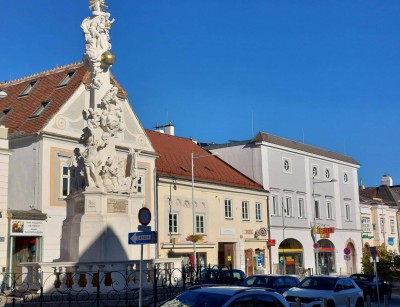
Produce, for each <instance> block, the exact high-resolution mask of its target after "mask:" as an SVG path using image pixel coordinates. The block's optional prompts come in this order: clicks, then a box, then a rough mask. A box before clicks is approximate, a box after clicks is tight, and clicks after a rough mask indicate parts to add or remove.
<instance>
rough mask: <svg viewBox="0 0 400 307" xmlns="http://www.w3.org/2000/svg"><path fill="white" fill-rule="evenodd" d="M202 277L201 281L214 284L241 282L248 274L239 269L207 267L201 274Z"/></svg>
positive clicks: (235, 283)
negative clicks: (209, 268)
mask: <svg viewBox="0 0 400 307" xmlns="http://www.w3.org/2000/svg"><path fill="white" fill-rule="evenodd" d="M200 276H201V278H200V280H199V283H208V284H209V283H212V284H228V285H229V284H231V285H237V284H240V283H241V282H242V281H243V280H244V279H245V278H246V274H245V273H244V272H243V271H242V270H238V269H227V268H221V269H211V270H208V269H205V270H203V271H202V272H201V274H200Z"/></svg>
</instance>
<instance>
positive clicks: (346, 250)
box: [343, 247, 351, 255]
mask: <svg viewBox="0 0 400 307" xmlns="http://www.w3.org/2000/svg"><path fill="white" fill-rule="evenodd" d="M343 253H344V254H345V255H350V253H351V250H350V248H347V247H346V248H345V249H344V250H343Z"/></svg>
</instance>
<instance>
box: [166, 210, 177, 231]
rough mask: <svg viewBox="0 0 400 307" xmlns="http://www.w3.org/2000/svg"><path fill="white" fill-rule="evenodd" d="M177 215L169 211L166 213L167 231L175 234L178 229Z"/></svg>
mask: <svg viewBox="0 0 400 307" xmlns="http://www.w3.org/2000/svg"><path fill="white" fill-rule="evenodd" d="M178 225H179V216H178V213H174V212H170V213H169V214H168V232H169V233H171V234H177V233H178V230H179V227H178Z"/></svg>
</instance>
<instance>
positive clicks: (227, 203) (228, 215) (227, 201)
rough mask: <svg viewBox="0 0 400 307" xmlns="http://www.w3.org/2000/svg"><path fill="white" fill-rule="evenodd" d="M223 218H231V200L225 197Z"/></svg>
mask: <svg viewBox="0 0 400 307" xmlns="http://www.w3.org/2000/svg"><path fill="white" fill-rule="evenodd" d="M225 218H228V219H231V218H232V200H231V199H225Z"/></svg>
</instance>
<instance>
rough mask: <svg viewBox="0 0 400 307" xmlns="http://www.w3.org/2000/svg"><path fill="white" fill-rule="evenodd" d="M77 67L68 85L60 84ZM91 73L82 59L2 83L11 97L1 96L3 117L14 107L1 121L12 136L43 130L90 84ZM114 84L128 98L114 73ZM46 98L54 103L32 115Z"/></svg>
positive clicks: (119, 93) (0, 113)
mask: <svg viewBox="0 0 400 307" xmlns="http://www.w3.org/2000/svg"><path fill="white" fill-rule="evenodd" d="M73 70H76V73H75V75H74V76H73V78H72V79H71V81H70V82H69V83H68V84H67V85H65V86H62V87H57V86H58V85H59V84H60V82H61V81H62V80H63V79H64V78H65V76H66V75H67V73H68V72H71V71H73ZM89 75H90V73H89V72H88V71H87V70H86V69H85V67H84V66H83V63H82V62H80V63H75V64H70V65H66V66H63V67H58V68H54V69H52V70H48V71H44V72H41V73H37V74H34V75H32V76H28V77H24V78H21V79H18V80H13V81H10V82H6V83H2V84H1V87H2V88H3V89H4V91H5V92H6V93H7V97H6V98H2V99H0V117H1V115H2V114H3V112H4V110H7V109H10V111H9V113H8V115H7V116H6V117H5V119H4V120H3V121H2V122H1V123H0V124H2V125H4V126H6V127H7V128H9V136H10V137H15V136H23V135H31V134H35V133H39V132H40V131H41V130H42V129H43V128H44V127H45V126H46V124H47V123H48V122H49V121H50V120H51V118H52V117H53V116H54V115H56V114H57V112H58V111H59V110H60V108H61V107H62V106H63V104H64V103H65V102H66V101H68V99H69V98H70V97H71V95H72V94H73V93H74V92H75V91H76V90H77V88H78V87H79V86H80V85H81V84H82V83H83V84H85V85H87V86H88V85H89V82H90V78H89ZM35 80H38V83H37V84H36V85H35V87H34V88H33V89H32V91H31V92H30V93H29V94H28V95H26V96H23V97H19V96H20V94H21V93H22V91H23V90H24V89H25V88H26V87H27V86H28V85H29V83H31V82H32V81H35ZM111 83H113V84H115V85H116V86H118V88H119V92H118V95H119V96H125V97H126V92H125V91H124V90H123V89H122V88H121V87H120V85H119V84H118V83H117V82H116V80H115V79H114V77H113V76H111ZM46 101H51V102H50V103H49V104H48V106H47V107H46V109H45V110H44V111H43V113H42V114H41V115H40V116H38V117H34V118H30V117H31V116H32V114H33V113H34V112H35V111H36V110H37V109H38V108H39V107H40V106H41V104H42V103H43V102H46Z"/></svg>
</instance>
